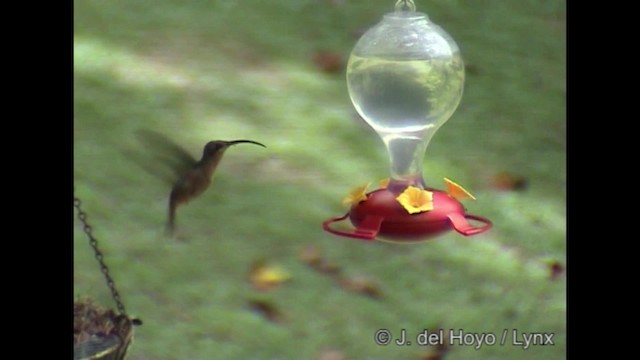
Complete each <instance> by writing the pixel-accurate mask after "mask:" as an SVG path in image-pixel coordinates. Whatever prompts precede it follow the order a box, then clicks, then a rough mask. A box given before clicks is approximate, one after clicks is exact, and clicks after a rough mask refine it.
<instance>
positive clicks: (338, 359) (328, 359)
mask: <svg viewBox="0 0 640 360" xmlns="http://www.w3.org/2000/svg"><path fill="white" fill-rule="evenodd" d="M315 360H347V356H346V355H345V354H343V353H342V352H341V351H338V350H322V351H321V352H320V353H319V354H318V356H316V358H315Z"/></svg>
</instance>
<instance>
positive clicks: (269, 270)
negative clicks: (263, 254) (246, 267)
mask: <svg viewBox="0 0 640 360" xmlns="http://www.w3.org/2000/svg"><path fill="white" fill-rule="evenodd" d="M290 279H291V274H290V273H289V272H288V271H287V270H285V269H284V268H283V267H281V266H278V265H271V264H268V263H267V262H266V261H264V260H257V261H254V263H253V264H252V265H251V270H250V271H249V281H250V282H251V284H252V285H253V286H254V287H255V288H256V289H258V290H262V291H267V290H271V289H273V288H275V287H277V286H279V285H281V284H283V283H285V282H287V281H289V280H290Z"/></svg>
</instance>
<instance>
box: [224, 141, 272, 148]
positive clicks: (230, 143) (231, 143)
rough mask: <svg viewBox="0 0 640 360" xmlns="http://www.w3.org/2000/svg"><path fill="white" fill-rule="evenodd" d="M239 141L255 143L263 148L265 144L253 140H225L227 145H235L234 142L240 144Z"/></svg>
mask: <svg viewBox="0 0 640 360" xmlns="http://www.w3.org/2000/svg"><path fill="white" fill-rule="evenodd" d="M241 143H249V144H256V145H260V146H262V147H264V148H266V146H264V144H261V143H259V142H257V141H253V140H233V141H227V146H231V145H235V144H241Z"/></svg>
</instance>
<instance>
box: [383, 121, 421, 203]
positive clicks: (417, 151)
mask: <svg viewBox="0 0 640 360" xmlns="http://www.w3.org/2000/svg"><path fill="white" fill-rule="evenodd" d="M432 135H433V132H428V131H425V132H422V133H420V134H416V135H406V134H404V135H398V134H386V135H385V134H382V140H383V141H384V143H385V145H386V147H387V152H388V153H389V161H390V183H389V186H388V187H387V188H388V189H389V190H391V191H392V192H402V191H404V189H406V188H407V186H416V187H418V188H421V189H423V188H424V187H425V184H424V180H423V178H422V163H423V161H424V153H425V150H426V149H427V145H428V144H429V140H431V136H432Z"/></svg>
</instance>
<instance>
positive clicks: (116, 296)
mask: <svg viewBox="0 0 640 360" xmlns="http://www.w3.org/2000/svg"><path fill="white" fill-rule="evenodd" d="M73 207H75V208H76V209H77V210H78V219H80V222H81V223H82V226H83V230H84V232H85V234H87V236H88V237H89V245H91V247H92V248H93V251H94V253H95V254H96V259H97V260H98V263H100V271H101V272H102V274H103V275H104V278H105V280H106V281H107V286H108V287H109V290H111V296H113V300H114V301H115V302H116V305H117V306H118V312H119V313H120V314H122V315H125V316H126V315H127V312H126V311H125V309H124V304H123V303H122V300H121V299H120V294H119V293H118V290H116V284H115V282H114V281H113V279H112V278H111V275H109V268H108V267H107V264H105V262H104V256H103V255H102V252H100V249H98V240H96V238H94V237H93V234H92V233H91V226H90V225H89V224H88V223H87V214H86V213H85V212H84V211H82V209H81V208H80V199H78V198H77V197H74V198H73Z"/></svg>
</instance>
